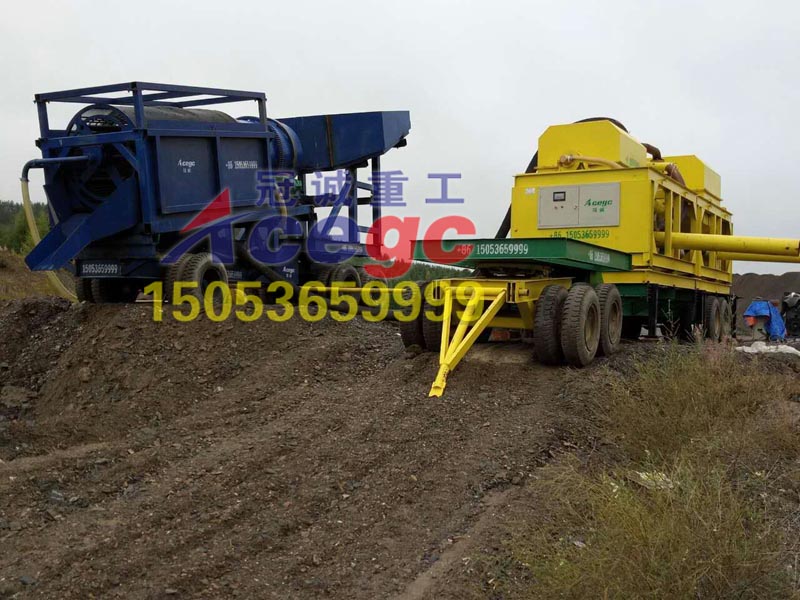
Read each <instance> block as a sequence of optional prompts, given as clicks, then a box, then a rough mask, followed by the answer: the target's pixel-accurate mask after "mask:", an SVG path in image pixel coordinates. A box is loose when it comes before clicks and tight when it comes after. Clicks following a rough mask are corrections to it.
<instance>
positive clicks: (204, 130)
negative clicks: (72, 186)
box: [28, 82, 410, 269]
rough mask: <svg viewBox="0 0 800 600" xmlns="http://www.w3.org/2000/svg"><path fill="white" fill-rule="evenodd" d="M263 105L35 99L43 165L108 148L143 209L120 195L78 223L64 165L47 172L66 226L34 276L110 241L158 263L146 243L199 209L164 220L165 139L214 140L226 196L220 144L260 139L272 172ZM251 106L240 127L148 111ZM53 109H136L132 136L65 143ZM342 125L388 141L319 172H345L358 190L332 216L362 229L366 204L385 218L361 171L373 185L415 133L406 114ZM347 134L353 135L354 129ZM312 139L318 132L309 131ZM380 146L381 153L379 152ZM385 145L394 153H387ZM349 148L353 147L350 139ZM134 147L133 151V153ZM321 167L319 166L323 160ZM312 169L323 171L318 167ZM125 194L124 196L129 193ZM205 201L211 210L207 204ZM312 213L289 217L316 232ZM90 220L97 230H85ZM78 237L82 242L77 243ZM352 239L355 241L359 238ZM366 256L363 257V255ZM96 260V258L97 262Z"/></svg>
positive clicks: (154, 88) (58, 95)
mask: <svg viewBox="0 0 800 600" xmlns="http://www.w3.org/2000/svg"><path fill="white" fill-rule="evenodd" d="M266 100H267V99H266V95H265V94H264V93H263V92H248V91H240V90H229V89H221V88H208V87H195V86H183V85H169V84H159V83H146V82H130V83H120V84H114V85H105V86H95V87H87V88H78V89H72V90H66V91H60V92H52V93H43V94H37V95H36V96H35V103H36V105H37V110H38V116H39V130H40V135H41V138H40V139H39V140H38V141H37V145H38V146H39V147H40V149H41V151H42V155H43V157H44V158H46V159H63V158H65V157H67V156H70V155H74V153H75V150H77V149H78V148H80V149H81V152H82V153H85V154H88V155H90V156H91V154H92V152H93V151H96V149H97V148H99V147H102V146H104V145H111V146H113V147H114V148H115V149H116V150H117V151H118V152H119V153H120V155H121V156H122V157H123V158H124V159H125V160H126V161H127V162H128V163H129V164H130V166H131V167H132V168H133V170H134V171H136V173H137V178H136V181H137V182H138V201H136V202H134V198H135V197H136V195H135V194H131V193H127V194H126V193H120V194H118V196H119V197H113V202H104V203H103V204H102V205H101V206H99V207H98V209H97V210H96V211H95V212H97V213H98V214H97V215H94V214H90V215H87V214H86V213H78V214H77V215H76V214H74V211H73V210H72V207H71V205H70V201H69V197H68V196H69V194H67V193H66V190H64V189H63V188H60V187H59V186H63V182H59V180H58V177H57V174H58V171H59V169H61V168H62V165H61V164H47V165H46V166H44V168H45V185H46V186H47V188H48V197H49V198H50V204H51V208H52V214H53V216H54V221H55V223H56V224H57V225H58V224H64V227H62V228H60V231H58V232H51V233H54V235H53V236H50V237H51V239H47V238H45V240H43V243H42V244H40V246H41V247H37V248H36V249H35V250H34V252H32V253H31V256H29V261H28V262H29V264H30V265H31V266H32V267H33V268H39V269H43V268H44V269H46V268H57V267H58V266H60V265H58V264H56V263H58V262H60V259H63V257H64V254H65V253H67V254H69V252H68V251H69V250H70V249H72V250H73V252H72V253H71V255H70V257H71V258H77V257H78V255H79V254H81V251H80V250H79V247H80V248H83V247H86V246H87V245H88V244H91V243H92V242H94V241H98V240H101V239H105V238H108V239H109V240H110V242H111V243H112V244H113V245H114V246H115V247H117V248H119V247H120V246H122V247H124V248H125V249H126V250H128V251H130V256H131V257H133V256H138V257H140V258H145V257H147V256H152V257H154V256H155V248H151V249H149V250H148V248H147V246H148V244H147V242H146V238H147V237H148V236H152V235H154V234H155V235H158V234H162V233H163V234H174V233H176V232H178V231H180V230H181V229H182V228H183V227H184V226H185V225H186V223H187V222H188V220H187V215H191V214H192V213H195V212H196V211H197V210H198V208H199V207H197V206H186V207H185V208H186V210H185V211H183V212H174V213H173V214H171V215H170V214H164V211H163V210H162V207H161V206H160V203H159V190H158V185H159V179H160V177H159V173H160V172H159V171H158V170H157V169H158V168H159V164H160V161H159V160H158V156H159V145H160V139H161V137H162V136H169V137H171V138H174V137H180V136H186V137H204V138H207V139H208V138H213V139H214V150H215V156H216V157H217V161H216V162H217V165H216V171H217V172H216V176H217V182H218V183H219V187H220V189H221V188H222V187H223V185H222V183H223V168H222V163H223V161H222V160H221V159H220V156H221V155H220V140H221V139H223V138H228V137H230V138H257V139H261V140H263V144H264V156H265V160H266V163H267V169H268V170H271V169H272V163H271V152H270V142H271V140H273V139H274V138H275V137H276V134H275V133H273V132H272V131H270V130H269V127H268V125H269V123H270V120H269V119H268V118H267V107H266ZM247 101H253V102H255V103H256V104H257V108H258V117H250V118H246V119H241V120H239V121H236V122H198V121H177V120H156V119H150V120H148V119H147V115H146V112H145V107H151V106H153V107H165V106H168V107H178V108H194V107H200V106H204V107H206V106H212V105H218V104H226V103H233V102H247ZM50 102H65V103H76V104H102V105H110V106H120V107H125V106H127V107H132V108H133V113H134V114H133V119H132V121H133V125H132V128H131V129H127V130H122V131H116V132H109V133H94V134H90V135H77V136H76V135H67V134H68V132H67V131H66V130H54V129H51V128H50V124H49V118H48V112H47V104H48V103H50ZM341 117H344V118H348V117H356V118H361V119H363V120H362V121H358V125H360V126H362V128H364V129H363V130H364V131H366V130H370V131H378V128H380V133H381V135H382V136H383V137H382V140H380V141H379V142H375V141H374V140H370V141H369V142H364V141H361V140H359V139H356V138H358V137H359V136H356V138H353V143H352V144H351V145H348V146H347V147H346V148H344V151H342V148H341V147H337V151H338V152H341V154H342V155H343V157H342V158H341V159H339V162H337V163H335V164H334V165H333V166H331V167H329V169H325V168H324V167H322V170H330V168H339V167H340V166H341V167H345V168H347V170H348V172H349V175H350V177H351V178H352V181H353V183H354V185H352V188H351V190H350V194H349V195H348V197H347V198H346V199H343V201H342V200H340V201H338V202H336V203H335V204H334V205H333V206H331V214H332V215H334V216H335V215H338V214H339V212H340V211H341V209H343V208H345V206H346V207H347V209H348V216H349V217H350V218H351V219H353V220H354V221H355V222H357V220H356V219H357V213H358V206H359V205H360V204H368V205H371V206H372V218H373V221H375V220H378V219H379V218H380V216H381V206H380V199H379V198H376V194H375V193H374V192H373V186H371V185H369V184H366V183H362V182H358V181H357V170H358V168H359V167H361V166H367V159H369V160H370V162H371V163H372V164H371V168H372V173H373V177H374V178H377V177H378V172H379V170H380V155H381V154H383V153H384V152H386V151H387V150H388V149H389V148H391V147H393V146H392V145H394V144H395V143H396V144H397V145H398V146H399V145H404V143H405V142H404V138H405V135H406V134H407V133H408V130H409V128H410V121H409V119H408V113H404V112H395V113H391V112H389V113H359V114H357V115H342V116H341ZM335 118H338V117H335V116H334V117H308V118H300V119H293V120H290V121H293V122H294V121H297V122H298V123H299V125H301V126H302V125H303V123H309V127H312V124H311V121H312V120H314V119H316V120H317V121H316V123H319V122H320V121H319V119H324V120H325V122H326V123H327V124H328V126H329V127H332V126H331V125H330V124H331V122H332V119H335ZM296 126H297V125H296ZM350 126H351V127H352V124H351V125H350ZM312 131H316V130H314V129H313V128H312ZM332 131H334V129H333V128H331V129H328V137H329V139H328V140H327V142H328V143H329V144H331V143H332V138H333V135H332ZM395 140H396V142H395ZM151 143H152V144H154V148H151V147H150V144H151ZM376 143H377V145H376ZM381 143H383V145H380V144H381ZM387 143H389V144H392V145H389V146H387V145H386V144H387ZM348 144H350V142H349V139H348ZM359 144H360V145H359ZM131 147H132V148H133V151H131ZM153 150H154V151H153ZM329 152H330V155H331V161H333V149H332V147H331V148H329ZM365 153H366V154H365ZM337 158H338V157H337ZM316 159H317V160H318V157H316ZM348 161H349V162H348ZM315 164H317V165H318V164H319V162H317V163H315ZM311 170H314V169H312V168H307V169H306V170H305V171H303V170H302V169H298V168H295V173H296V174H297V176H299V177H300V178H301V181H302V183H303V190H302V192H303V194H304V196H305V192H306V190H305V174H306V173H307V172H310V171H311ZM359 189H362V190H367V191H369V192H371V194H370V196H369V197H367V198H359V197H358V190H359ZM122 191H123V192H124V190H122ZM128 191H132V190H128ZM305 197H306V198H307V199H308V198H310V197H309V196H305ZM201 200H202V201H204V202H207V201H209V200H210V198H207V199H201ZM109 204H113V206H108V205H109ZM317 206H320V205H319V204H317ZM252 207H253V203H252V201H251V200H247V199H245V200H244V201H242V202H239V203H237V202H236V201H233V200H232V210H233V212H234V213H237V212H240V211H239V210H237V208H240V209H243V210H248V209H252ZM177 208H181V207H177ZM314 208H315V207H314V206H313V202H312V203H309V204H300V205H295V206H288V207H287V212H288V214H289V215H292V216H298V217H301V218H302V217H303V216H304V217H305V218H307V219H309V220H310V222H311V223H312V224H313V223H314V222H315V221H316V215H315V212H314ZM262 210H263V216H264V217H266V216H268V215H269V214H270V212H274V213H277V212H278V211H277V210H276V209H275V208H273V207H270V206H267V205H264V206H262V207H261V208H260V211H262ZM73 217H74V218H73ZM70 219H72V220H73V222H72V223H68V224H65V221H68V220H70ZM91 219H93V221H94V222H92V223H91V224H89V223H87V221H89V220H91ZM89 225H91V226H89ZM368 229H369V228H368V227H364V226H358V227H357V228H356V230H355V231H354V232H346V236H347V239H346V240H345V241H344V242H341V243H343V244H360V234H361V233H365V232H366V231H367V230H368ZM126 230H128V232H129V233H128V234H126V236H125V239H120V240H117V242H116V243H114V238H113V237H112V236H113V235H114V234H115V233H118V232H121V231H126ZM76 232H77V233H78V234H79V235H77V236H76V235H75V233H76ZM352 233H354V237H353V236H352ZM71 237H73V238H74V237H77V238H78V239H70V238H71ZM104 243H106V242H104ZM361 250H362V254H363V247H362V248H361ZM89 254H95V255H96V252H95V253H92V252H90V253H89ZM83 255H84V256H85V255H86V254H85V253H83ZM94 257H95V258H96V256H94ZM62 262H63V261H62ZM34 265H36V266H34Z"/></svg>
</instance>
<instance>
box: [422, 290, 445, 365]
mask: <svg viewBox="0 0 800 600" xmlns="http://www.w3.org/2000/svg"><path fill="white" fill-rule="evenodd" d="M429 285H430V284H429ZM428 313H431V314H433V315H436V316H437V317H438V320H436V321H434V320H432V319H429V318H428V316H427V314H428ZM443 313H444V309H443V308H442V307H441V306H433V305H432V304H431V303H430V302H429V301H428V300H427V299H424V301H423V302H422V315H421V316H420V318H421V319H422V337H423V340H424V341H425V348H426V349H427V350H430V351H431V352H438V351H439V349H440V348H441V347H442V329H443V327H444V322H443V319H442V314H443Z"/></svg>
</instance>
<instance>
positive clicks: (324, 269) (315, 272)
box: [309, 265, 338, 287]
mask: <svg viewBox="0 0 800 600" xmlns="http://www.w3.org/2000/svg"><path fill="white" fill-rule="evenodd" d="M337 266H338V265H316V266H315V267H314V268H313V269H312V277H311V279H310V280H309V281H319V282H320V283H322V285H324V286H325V287H327V286H328V285H330V282H331V275H332V274H333V269H334V268H335V267H337Z"/></svg>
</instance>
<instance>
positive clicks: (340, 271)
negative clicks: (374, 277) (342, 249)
mask: <svg viewBox="0 0 800 600" xmlns="http://www.w3.org/2000/svg"><path fill="white" fill-rule="evenodd" d="M337 283H354V284H355V286H354V287H357V288H358V287H361V276H360V275H359V274H358V271H357V270H356V268H355V267H354V266H353V265H347V264H341V265H336V266H334V267H333V269H331V272H330V276H329V277H328V281H327V283H326V285H328V286H332V285H335V284H337Z"/></svg>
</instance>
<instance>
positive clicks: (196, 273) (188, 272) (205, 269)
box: [180, 252, 228, 302]
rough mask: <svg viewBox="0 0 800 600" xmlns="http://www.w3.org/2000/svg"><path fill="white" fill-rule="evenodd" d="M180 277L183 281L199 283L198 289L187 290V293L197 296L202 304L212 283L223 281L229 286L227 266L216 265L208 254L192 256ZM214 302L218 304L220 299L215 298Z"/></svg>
mask: <svg viewBox="0 0 800 600" xmlns="http://www.w3.org/2000/svg"><path fill="white" fill-rule="evenodd" d="M180 277H181V280H182V281H195V282H197V287H195V288H193V289H191V290H187V292H188V293H190V294H192V295H193V296H196V297H197V298H198V299H199V300H200V301H201V302H203V299H204V297H205V293H206V289H207V288H208V286H209V285H210V284H211V283H212V282H214V281H221V282H223V283H224V284H226V285H227V284H228V271H227V270H226V269H225V266H224V265H221V264H219V263H215V262H214V259H213V257H212V256H211V254H209V253H208V252H200V253H199V254H192V255H190V258H189V259H188V260H187V261H186V264H185V265H184V267H183V268H182V269H181V273H180ZM214 301H215V302H218V301H220V299H219V298H215V299H214Z"/></svg>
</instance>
